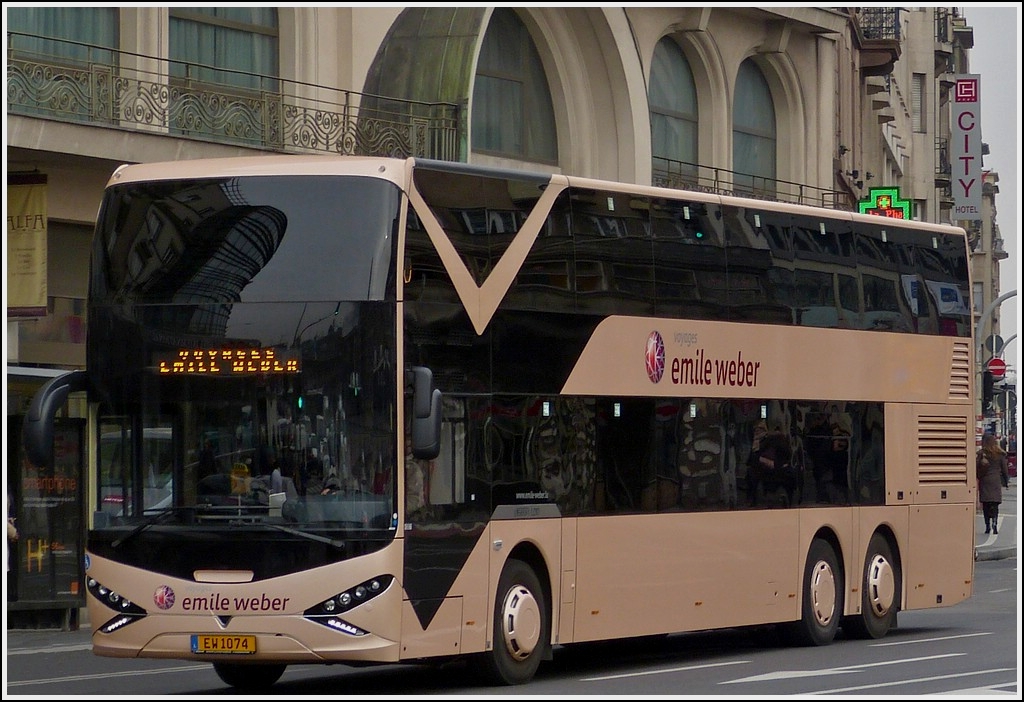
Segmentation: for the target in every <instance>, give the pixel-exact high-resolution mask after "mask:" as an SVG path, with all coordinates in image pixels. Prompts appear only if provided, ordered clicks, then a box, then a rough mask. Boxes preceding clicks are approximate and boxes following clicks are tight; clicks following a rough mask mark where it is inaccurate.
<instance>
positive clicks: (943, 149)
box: [935, 137, 953, 186]
mask: <svg viewBox="0 0 1024 702" xmlns="http://www.w3.org/2000/svg"><path fill="white" fill-rule="evenodd" d="M952 175H953V164H952V162H951V161H950V160H949V139H947V138H945V137H935V185H937V186H942V185H949V184H950V182H951V178H952Z"/></svg>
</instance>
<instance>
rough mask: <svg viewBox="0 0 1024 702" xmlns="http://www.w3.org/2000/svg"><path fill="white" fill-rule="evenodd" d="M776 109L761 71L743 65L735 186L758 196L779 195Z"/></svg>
mask: <svg viewBox="0 0 1024 702" xmlns="http://www.w3.org/2000/svg"><path fill="white" fill-rule="evenodd" d="M775 159H776V155H775V105H774V103H772V94H771V91H770V90H769V88H768V81H766V80H765V78H764V74H762V73H761V69H760V68H758V67H757V64H755V63H754V62H753V61H752V60H751V59H747V60H746V61H744V62H743V63H741V64H740V70H739V74H738V75H737V76H736V95H735V99H734V100H733V111H732V168H733V170H734V171H736V174H735V176H734V178H733V185H734V187H735V188H737V189H738V190H742V191H749V192H753V193H757V194H762V193H772V192H774V191H775V178H776V173H775V163H776V161H775Z"/></svg>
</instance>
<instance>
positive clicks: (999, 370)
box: [988, 358, 1006, 378]
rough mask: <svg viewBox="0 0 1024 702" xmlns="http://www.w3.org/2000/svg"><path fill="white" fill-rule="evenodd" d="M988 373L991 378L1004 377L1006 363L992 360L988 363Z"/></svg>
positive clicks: (998, 359)
mask: <svg viewBox="0 0 1024 702" xmlns="http://www.w3.org/2000/svg"><path fill="white" fill-rule="evenodd" d="M988 372H989V373H991V374H992V377H993V378H1002V377H1003V376H1004V375H1006V361H1004V360H1003V359H1001V358H993V359H992V360H991V361H989V362H988Z"/></svg>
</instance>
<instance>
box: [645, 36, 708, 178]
mask: <svg viewBox="0 0 1024 702" xmlns="http://www.w3.org/2000/svg"><path fill="white" fill-rule="evenodd" d="M648 101H649V103H650V107H651V153H652V155H653V157H654V169H655V171H664V172H666V173H682V174H686V175H696V172H697V166H696V163H697V89H696V88H695V87H694V84H693V73H692V72H691V71H690V63H689V62H688V61H687V60H686V57H685V56H684V55H683V50H682V49H680V48H679V45H678V44H676V43H675V42H674V41H672V40H671V39H669V38H668V37H664V38H663V39H662V40H661V41H659V42H658V45H657V46H656V47H654V59H653V61H652V63H651V87H650V94H649V96H648Z"/></svg>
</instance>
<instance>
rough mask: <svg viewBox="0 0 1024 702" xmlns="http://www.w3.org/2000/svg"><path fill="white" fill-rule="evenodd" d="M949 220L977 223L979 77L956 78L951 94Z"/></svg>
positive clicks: (979, 213)
mask: <svg viewBox="0 0 1024 702" xmlns="http://www.w3.org/2000/svg"><path fill="white" fill-rule="evenodd" d="M952 141H953V143H952V144H951V145H950V146H951V148H950V162H951V164H952V169H953V172H952V181H953V219H981V76H980V75H978V74H965V75H958V76H957V77H956V85H955V86H954V90H953V138H952Z"/></svg>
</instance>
